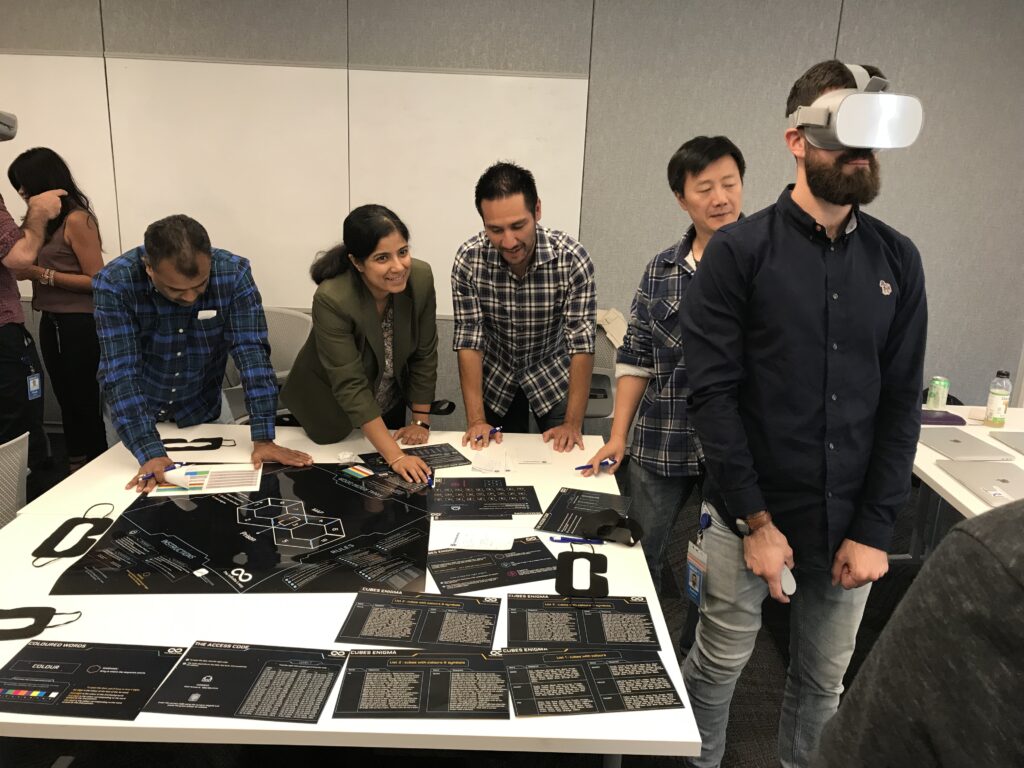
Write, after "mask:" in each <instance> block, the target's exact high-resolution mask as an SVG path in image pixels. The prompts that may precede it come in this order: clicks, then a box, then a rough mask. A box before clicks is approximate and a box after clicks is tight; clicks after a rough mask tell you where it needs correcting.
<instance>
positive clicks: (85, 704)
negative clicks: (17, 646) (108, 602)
mask: <svg viewBox="0 0 1024 768" xmlns="http://www.w3.org/2000/svg"><path fill="white" fill-rule="evenodd" d="M184 651H185V649H184V648H163V647H158V646H151V645H112V644H109V643H71V642H50V641H44V640H31V641H29V643H28V645H26V646H25V647H24V648H22V649H21V650H20V651H18V653H17V654H16V655H15V657H14V658H13V659H11V660H10V661H9V662H8V663H7V665H6V666H5V667H4V668H3V669H0V712H18V713H20V714H24V715H56V716H60V717H98V718H104V719H108V720H134V719H135V718H136V717H137V716H138V714H139V712H140V711H141V710H142V707H143V706H144V705H145V703H146V701H148V700H149V697H150V696H151V695H152V694H153V692H154V691H155V690H156V689H157V686H159V685H160V683H161V682H162V681H163V679H164V678H165V677H166V676H167V673H168V672H170V671H171V669H172V668H173V667H174V665H175V664H177V663H178V660H179V659H181V656H182V654H183V653H184Z"/></svg>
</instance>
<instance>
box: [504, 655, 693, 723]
mask: <svg viewBox="0 0 1024 768" xmlns="http://www.w3.org/2000/svg"><path fill="white" fill-rule="evenodd" d="M502 657H503V658H504V660H505V667H506V669H507V671H508V682H509V689H510V691H511V693H512V704H513V706H514V707H515V711H516V716H517V717H531V716H537V715H585V714H598V713H601V712H644V711H649V710H654V709H682V708H683V702H682V699H681V698H680V696H679V693H678V692H677V691H676V688H675V686H674V685H673V683H672V679H671V678H670V677H669V675H668V671H667V670H666V669H665V665H664V664H662V662H661V658H660V657H659V656H658V654H657V653H655V652H654V651H626V650H617V651H607V650H598V649H578V650H576V649H560V650H552V649H543V650H537V649H514V650H510V649H505V650H504V651H502Z"/></svg>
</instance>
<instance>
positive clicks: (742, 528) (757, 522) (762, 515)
mask: <svg viewBox="0 0 1024 768" xmlns="http://www.w3.org/2000/svg"><path fill="white" fill-rule="evenodd" d="M771 521H772V513H771V512H769V511H768V510H767V509H762V510H761V511H760V512H755V513H754V514H752V515H750V516H749V517H737V518H736V530H738V531H739V532H740V536H749V535H750V534H752V533H753V532H754V531H756V530H757V529H758V528H764V527H765V526H766V525H768V524H769V523H770V522H771Z"/></svg>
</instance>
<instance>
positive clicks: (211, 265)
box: [93, 215, 313, 492]
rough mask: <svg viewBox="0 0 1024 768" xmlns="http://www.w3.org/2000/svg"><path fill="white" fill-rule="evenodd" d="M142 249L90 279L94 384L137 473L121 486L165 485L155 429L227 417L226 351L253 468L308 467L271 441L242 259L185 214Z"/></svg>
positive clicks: (272, 408) (159, 227)
mask: <svg viewBox="0 0 1024 768" xmlns="http://www.w3.org/2000/svg"><path fill="white" fill-rule="evenodd" d="M144 242H145V245H144V247H141V248H135V249H134V250H131V251H128V252H127V253H125V254H124V255H122V256H120V257H118V258H116V259H114V260H113V261H112V262H110V263H109V264H107V265H106V266H105V267H104V268H103V269H102V270H101V271H100V272H99V273H98V274H97V275H96V277H95V278H93V296H94V299H95V303H96V310H95V315H96V331H97V333H98V334H99V339H100V368H99V380H100V385H101V387H102V388H103V395H104V399H105V401H106V405H107V408H108V409H109V416H110V421H111V422H112V423H113V426H114V427H115V428H116V430H117V434H118V436H120V438H121V440H122V441H123V442H124V444H125V446H127V448H128V450H130V451H131V452H132V454H133V455H134V456H135V458H136V460H137V461H138V462H139V465H140V466H139V471H138V472H137V473H136V474H135V476H134V477H133V478H132V480H131V482H129V483H128V485H127V486H125V487H126V488H131V487H133V486H134V487H135V489H136V490H137V491H139V492H142V491H150V490H153V488H155V487H156V484H157V483H158V482H163V479H164V477H163V472H164V470H165V469H166V468H168V467H169V466H170V464H171V460H170V459H169V458H168V457H167V451H166V449H165V448H164V445H163V442H162V441H161V440H160V434H159V433H158V432H157V428H156V424H157V422H159V421H173V422H176V423H177V424H178V426H181V427H188V426H192V425H194V424H203V423H209V422H219V423H223V422H224V420H225V419H226V418H228V417H229V416H230V414H225V413H223V412H222V399H221V382H222V381H223V379H224V368H225V366H226V365H227V356H228V353H229V352H230V353H231V356H232V357H233V358H234V361H235V365H236V366H237V368H238V371H239V374H240V375H241V377H242V387H243V389H244V390H245V401H246V407H247V408H248V411H249V415H250V425H251V434H252V441H253V451H252V462H253V466H256V467H258V466H260V465H261V464H262V463H263V462H264V461H271V462H279V463H281V464H288V465H291V466H305V465H308V464H311V463H312V461H313V460H312V458H311V457H310V456H309V455H308V454H305V453H302V452H300V451H293V450H291V449H289V448H284V447H282V446H279V445H277V444H276V443H275V442H274V414H275V412H276V409H277V379H276V378H275V376H274V369H273V367H272V366H271V364H270V345H269V343H268V341H267V321H266V318H265V317H264V315H263V303H262V300H261V298H260V293H259V290H258V289H257V288H256V284H255V283H254V282H253V279H252V272H251V271H250V269H249V262H248V260H247V259H243V258H242V257H240V256H235V255H234V254H232V253H229V252H228V251H223V250H220V249H218V248H211V247H210V238H209V235H207V233H206V230H205V229H204V228H203V226H202V225H201V224H200V223H199V222H198V221H195V220H194V219H191V218H189V217H188V216H182V215H177V216H169V217H167V218H166V219H161V220H160V221H157V222H155V223H153V224H151V225H150V226H149V228H148V229H146V235H145V240H144ZM150 473H152V477H149V478H146V477H145V476H146V475H149V474H150Z"/></svg>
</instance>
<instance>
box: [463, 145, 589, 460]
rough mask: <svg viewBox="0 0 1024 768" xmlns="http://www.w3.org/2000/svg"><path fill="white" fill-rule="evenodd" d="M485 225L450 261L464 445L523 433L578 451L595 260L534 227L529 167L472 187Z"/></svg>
mask: <svg viewBox="0 0 1024 768" xmlns="http://www.w3.org/2000/svg"><path fill="white" fill-rule="evenodd" d="M476 208H477V211H478V212H479V213H480V217H481V218H482V219H483V223H484V230H483V231H482V232H480V233H479V234H477V235H475V236H474V237H472V238H470V239H469V240H467V241H466V242H465V243H463V245H462V247H460V248H459V250H458V253H456V255H455V264H454V266H453V267H452V298H453V300H454V303H455V340H454V344H453V346H454V348H455V350H456V351H457V352H458V357H459V381H460V383H461V385H462V399H463V401H464V403H465V405H466V423H467V428H466V432H465V434H464V435H463V437H462V444H463V445H471V446H472V447H473V448H484V447H486V446H487V444H488V443H489V442H490V440H491V439H494V440H495V441H496V442H499V443H500V442H501V431H500V430H504V431H506V432H529V426H530V412H531V411H532V412H533V415H534V418H536V419H537V423H538V425H539V426H540V429H541V432H542V433H543V438H544V442H552V443H553V445H554V449H555V450H556V451H569V450H572V449H573V447H575V446H577V445H578V446H579V447H580V448H581V449H582V448H583V417H584V414H585V413H586V410H587V399H588V398H589V395H590V374H591V371H592V370H593V367H594V341H595V318H594V315H595V312H596V296H595V287H594V266H593V264H592V263H591V261H590V256H588V255H587V252H586V251H585V250H584V249H583V246H582V245H580V244H579V243H578V242H577V241H576V240H575V238H573V237H572V236H571V235H568V234H566V233H565V232H559V231H557V230H554V229H548V228H547V227H542V226H540V225H539V224H538V223H537V222H538V220H539V219H540V200H539V199H538V198H537V185H536V183H535V182H534V179H533V174H531V173H530V172H529V171H528V170H526V169H525V168H520V167H519V166H518V165H515V164H513V163H497V164H496V165H493V166H491V167H490V168H488V169H487V170H486V171H485V172H484V174H483V176H481V177H480V180H479V181H478V182H477V185H476Z"/></svg>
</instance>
